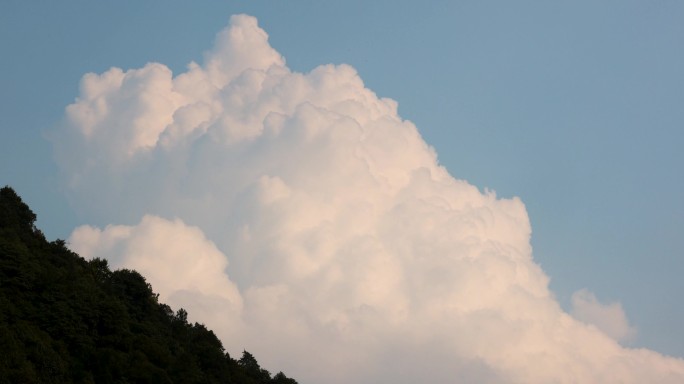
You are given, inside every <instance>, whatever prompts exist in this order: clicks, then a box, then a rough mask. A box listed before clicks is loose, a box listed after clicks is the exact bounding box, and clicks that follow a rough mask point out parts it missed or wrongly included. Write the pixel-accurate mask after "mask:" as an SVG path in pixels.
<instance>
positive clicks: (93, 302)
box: [0, 187, 297, 384]
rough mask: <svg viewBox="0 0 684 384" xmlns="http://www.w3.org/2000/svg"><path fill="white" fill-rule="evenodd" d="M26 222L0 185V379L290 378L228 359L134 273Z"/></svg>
mask: <svg viewBox="0 0 684 384" xmlns="http://www.w3.org/2000/svg"><path fill="white" fill-rule="evenodd" d="M35 221H36V215H35V214H34V213H33V212H32V211H31V209H30V208H29V207H28V206H27V205H26V204H25V203H23V202H22V200H21V198H20V197H19V196H18V195H17V194H16V193H15V191H14V190H13V189H12V188H10V187H4V188H2V189H0V351H2V352H1V353H0V384H5V383H8V384H9V383H12V384H15V383H188V384H189V383H236V384H257V383H259V384H261V383H263V384H267V383H274V384H296V383H297V382H296V381H295V380H293V379H291V378H288V377H287V376H285V375H284V374H283V373H282V372H279V373H277V374H276V375H273V376H271V374H270V373H269V372H268V371H267V370H265V369H263V368H261V367H260V366H259V363H258V362H257V360H256V359H255V358H254V356H252V355H251V354H250V353H249V352H246V351H245V352H243V354H242V357H241V358H240V359H239V360H236V359H234V358H232V357H231V356H230V355H229V354H228V353H226V352H225V350H224V348H223V345H222V344H221V342H220V341H219V339H218V338H217V337H216V335H215V334H214V333H213V332H212V331H211V330H209V329H207V328H206V327H205V326H204V325H202V324H198V323H194V324H190V323H188V321H187V312H186V311H185V310H183V309H179V310H178V311H176V312H173V311H172V310H171V308H170V307H169V306H168V305H165V304H163V303H160V302H159V301H158V297H159V296H158V295H157V294H155V293H154V291H153V290H152V287H151V285H150V284H148V283H147V282H146V281H145V278H144V277H143V276H142V275H140V274H139V273H138V272H136V271H133V270H127V269H122V270H116V271H112V270H110V268H109V266H108V265H107V261H106V260H103V259H97V258H96V259H93V260H89V261H86V260H85V259H83V258H82V257H80V256H79V255H77V254H75V253H74V252H71V251H70V250H69V249H67V248H66V246H65V242H64V241H63V240H55V241H52V242H50V241H48V240H46V238H45V236H44V235H43V233H42V232H41V231H40V230H39V229H37V228H36V227H35Z"/></svg>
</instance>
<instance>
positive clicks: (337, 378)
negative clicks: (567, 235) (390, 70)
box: [54, 16, 684, 383]
mask: <svg viewBox="0 0 684 384" xmlns="http://www.w3.org/2000/svg"><path fill="white" fill-rule="evenodd" d="M54 137H55V139H54V145H55V151H56V156H57V159H58V162H59V165H60V167H61V170H62V173H63V177H64V181H65V185H66V188H67V190H68V193H69V196H70V198H71V199H72V200H73V201H74V203H75V204H74V205H75V207H76V208H77V209H80V210H81V212H80V213H81V215H82V217H83V218H84V219H86V220H88V222H90V223H92V224H94V225H96V226H100V227H101V228H102V229H98V228H97V227H90V226H84V227H80V228H77V229H76V230H75V231H74V233H73V234H72V236H71V238H70V239H69V243H70V244H71V247H72V248H73V249H74V250H76V251H78V252H80V253H81V254H83V255H84V256H86V257H94V256H100V257H107V258H108V259H109V260H110V261H111V263H112V264H113V265H114V266H115V267H128V268H135V269H138V270H140V271H141V272H142V273H143V274H145V275H146V276H148V277H149V279H150V280H151V283H152V284H153V285H154V287H155V288H156V289H157V290H159V292H160V294H161V295H162V299H164V300H166V301H168V302H169V304H171V305H172V306H175V307H178V306H183V307H185V308H187V309H189V310H190V313H191V315H193V314H194V315H195V316H196V318H195V319H193V320H196V321H202V322H205V323H206V324H207V325H208V326H209V327H211V328H213V329H215V330H216V331H217V333H218V334H219V336H220V337H222V339H223V341H224V342H225V343H226V345H227V346H228V347H229V348H232V349H230V352H231V353H238V352H240V351H241V350H242V348H246V349H248V350H250V351H253V352H255V353H256V354H257V355H258V356H259V357H260V360H263V361H264V364H265V365H266V366H269V367H276V368H277V369H282V370H285V371H286V372H288V374H290V375H292V376H294V377H296V378H298V379H300V380H301V382H303V383H319V382H325V383H377V382H397V383H416V382H437V383H439V382H443V383H447V382H448V383H452V382H481V383H487V382H491V383H509V382H510V383H549V382H558V383H577V382H582V383H592V382H596V383H604V382H624V383H642V382H659V383H666V382H673V383H674V382H682V381H683V380H684V362H683V361H681V360H678V359H674V358H669V357H665V356H662V355H660V354H658V353H655V352H652V351H648V350H635V349H627V348H624V347H622V346H620V344H618V342H617V341H615V339H614V338H616V339H621V338H623V337H626V336H628V335H630V334H631V332H633V330H631V328H629V325H628V323H627V321H626V318H625V317H624V313H623V312H622V310H621V308H619V307H615V308H613V307H605V306H602V305H601V304H600V303H598V302H597V301H596V300H595V298H593V296H591V294H590V293H588V292H586V293H582V294H580V295H579V296H577V297H576V302H575V309H576V313H575V317H576V318H578V319H580V320H581V321H578V320H576V319H575V317H572V316H571V315H569V314H567V313H565V312H564V311H563V310H562V309H561V308H560V306H559V305H558V303H557V302H556V300H555V299H554V297H553V295H552V294H551V293H550V292H549V289H548V278H547V276H546V275H545V274H544V272H543V271H542V270H541V269H540V267H539V266H538V265H537V264H536V263H535V262H534V260H533V259H532V250H531V247H530V241H529V240H530V234H531V229H530V225H529V220H528V218H527V213H526V210H525V207H524V205H523V204H522V202H521V201H520V200H518V199H499V198H497V197H496V195H495V194H494V193H493V192H489V191H486V192H485V193H482V192H480V191H479V190H478V189H477V188H476V187H474V186H472V185H470V184H468V183H467V182H465V181H463V180H458V179H455V178H453V177H452V176H451V175H449V173H448V172H447V170H446V169H444V168H443V167H442V166H440V165H439V163H438V162H437V158H436V155H435V153H434V151H433V150H432V148H430V147H429V146H428V145H427V144H426V143H425V142H424V141H423V140H422V138H421V136H420V134H419V133H418V131H417V129H416V127H415V126H414V125H413V124H412V123H410V122H408V121H405V120H402V119H401V118H400V117H399V116H398V114H397V104H396V102H394V101H392V100H389V99H382V98H378V97H377V96H376V95H375V94H374V93H373V92H372V91H371V90H369V89H367V88H365V86H364V84H363V82H362V80H361V79H360V78H359V76H358V74H357V73H356V72H355V70H354V69H353V68H351V67H349V66H347V65H340V66H334V65H323V66H320V67H318V68H316V69H314V70H313V71H311V72H310V73H305V74H302V73H295V72H292V71H291V70H290V69H288V68H287V66H286V64H285V60H284V59H283V58H282V56H281V55H280V54H278V53H277V52H276V51H275V50H274V49H273V48H271V47H270V45H269V44H268V36H267V35H266V33H265V32H264V31H263V30H261V29H260V28H259V27H258V26H257V22H256V20H255V19H254V18H252V17H249V16H234V17H232V18H231V22H230V26H229V27H228V28H227V29H226V30H224V31H223V32H221V33H219V35H218V37H217V41H216V46H215V47H214V48H213V49H212V50H211V51H210V52H208V53H207V55H206V57H205V59H204V62H203V64H201V65H200V64H196V63H191V64H190V65H189V66H188V69H187V71H186V72H184V73H181V74H179V75H176V76H174V75H173V74H172V73H171V71H170V70H169V69H168V68H167V67H165V66H164V65H162V64H156V63H153V64H148V65H146V66H145V67H143V68H141V69H132V70H128V71H123V70H121V69H118V68H113V69H111V70H109V71H107V72H105V73H103V74H99V75H98V74H87V75H85V76H84V77H83V80H82V83H81V93H80V96H79V97H78V98H77V99H76V101H75V103H74V104H72V105H70V106H69V107H67V110H66V119H65V124H64V125H63V127H61V128H60V130H59V131H58V132H56V134H55V135H54ZM109 223H116V224H118V225H109V226H106V227H104V225H106V224H109ZM597 319H604V320H606V322H605V323H604V324H608V325H610V324H620V325H621V326H623V327H626V328H623V329H622V330H621V331H620V332H618V334H611V331H610V330H609V329H608V328H606V327H603V326H601V325H600V324H598V320H597ZM590 323H593V324H595V325H597V326H595V325H591V324H590ZM604 332H607V333H608V334H606V333H604Z"/></svg>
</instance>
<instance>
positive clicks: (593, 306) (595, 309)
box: [571, 289, 637, 341]
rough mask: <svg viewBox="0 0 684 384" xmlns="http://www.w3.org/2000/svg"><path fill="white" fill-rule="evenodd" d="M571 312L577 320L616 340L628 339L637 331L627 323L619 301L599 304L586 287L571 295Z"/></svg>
mask: <svg viewBox="0 0 684 384" xmlns="http://www.w3.org/2000/svg"><path fill="white" fill-rule="evenodd" d="M571 313H572V316H573V317H574V318H576V319H577V320H580V321H583V322H585V323H587V324H592V325H594V326H596V327H597V328H598V329H600V330H601V331H603V332H604V333H605V334H606V335H608V336H610V337H612V338H613V339H615V340H617V341H630V340H632V339H633V338H634V337H635V336H636V333H637V330H636V328H634V327H632V326H631V325H629V321H628V320H627V315H626V314H625V312H624V311H623V310H622V305H621V304H620V303H610V304H601V303H600V302H599V301H598V300H597V299H596V296H594V294H593V293H591V292H589V291H588V290H586V289H582V290H579V291H577V292H575V293H574V294H573V295H572V311H571Z"/></svg>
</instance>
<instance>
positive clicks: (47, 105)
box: [0, 0, 684, 356]
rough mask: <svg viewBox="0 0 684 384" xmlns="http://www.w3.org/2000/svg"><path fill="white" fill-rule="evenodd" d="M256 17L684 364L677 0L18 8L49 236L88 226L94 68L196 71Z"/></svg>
mask: <svg viewBox="0 0 684 384" xmlns="http://www.w3.org/2000/svg"><path fill="white" fill-rule="evenodd" d="M237 13H247V14H250V15H253V16H255V17H257V19H258V20H259V25H260V26H261V27H262V28H263V29H264V30H266V31H267V32H268V34H269V36H270V39H269V41H270V43H271V45H272V46H273V47H274V48H275V49H276V50H278V51H279V52H280V53H281V54H282V55H283V56H284V57H285V58H286V60H287V63H288V66H289V67H290V68H291V69H293V70H295V71H301V72H307V71H310V70H312V69H313V68H314V67H316V66H318V65H320V64H325V63H336V64H339V63H348V64H350V65H352V66H353V67H354V68H356V70H357V71H358V72H359V75H360V76H361V78H362V79H363V80H364V82H365V84H366V86H367V87H368V88H370V89H372V90H373V91H375V92H376V93H377V94H378V95H379V96H382V97H389V98H392V99H394V100H396V101H397V102H398V103H399V114H400V115H401V116H402V117H403V118H405V119H408V120H410V121H412V122H413V123H415V124H416V126H417V127H418V129H419V131H420V133H421V134H422V136H423V138H424V139H425V141H427V143H429V144H430V145H432V146H433V147H434V148H435V150H436V152H437V154H438V157H439V160H440V162H441V164H443V165H444V166H445V167H446V168H447V169H448V170H449V172H450V173H451V174H452V175H454V176H455V177H457V178H460V179H465V180H468V181H469V182H470V183H472V184H473V185H476V186H477V187H479V188H480V189H481V190H484V189H485V188H489V189H492V190H495V191H496V192H497V194H498V195H499V196H503V197H512V196H519V197H520V198H521V199H522V201H523V202H524V203H525V205H526V207H527V210H528V214H529V216H530V220H531V223H532V231H533V232H532V233H533V234H532V245H533V247H534V257H535V260H536V261H537V262H538V263H540V264H541V266H542V268H543V269H544V271H545V272H546V273H547V274H548V275H549V276H550V277H551V289H552V290H553V291H554V292H555V293H556V295H557V297H558V299H559V301H560V303H561V304H562V305H564V306H569V302H570V296H571V295H572V293H573V292H575V291H577V290H579V289H582V288H587V289H589V290H591V291H592V292H594V293H595V294H596V296H597V297H598V298H599V299H600V300H602V301H606V302H613V301H619V302H621V303H622V306H623V308H624V310H625V312H626V313H627V316H628V318H629V320H630V323H631V324H632V325H634V326H636V327H637V328H638V336H637V338H636V340H635V341H633V345H635V346H644V347H648V348H652V349H655V350H657V351H659V352H663V353H667V354H673V355H676V356H684V334H682V332H681V324H682V323H684V309H683V308H682V305H681V300H680V292H682V291H683V290H684V283H683V281H684V280H683V279H682V278H681V275H682V272H684V261H683V257H682V256H684V236H682V230H683V229H684V202H683V200H682V196H684V193H683V191H684V178H683V177H682V176H681V174H680V173H681V171H680V169H681V167H682V165H683V164H684V154H683V153H684V152H683V151H682V147H683V146H684V106H683V105H682V103H683V101H684V50H683V49H682V48H683V47H684V23H682V20H684V4H683V3H681V2H678V1H667V0H664V1H649V2H645V1H644V2H639V1H605V2H592V1H577V2H566V3H559V2H558V3H557V2H553V3H551V2H534V1H522V2H516V3H515V4H513V3H512V2H488V1H486V2H455V1H442V2H438V1H435V2H430V3H429V4H422V3H419V2H396V1H378V2H357V1H353V2H336V3H333V2H313V1H306V2H305V1H299V2H285V1H272V2H266V1H255V2H251V3H247V2H238V1H234V2H233V1H222V2H219V1H210V2H204V3H201V4H196V3H192V4H191V3H189V2H184V1H172V2H153V1H150V2H142V4H141V3H140V2H118V3H116V5H114V4H103V3H94V2H87V1H64V2H59V3H56V2H26V1H5V2H2V4H1V5H0V52H2V56H3V60H2V61H1V62H0V130H1V131H0V132H1V135H2V136H1V137H2V140H0V153H1V155H0V156H1V157H0V159H1V161H0V183H2V184H3V185H4V184H9V185H11V186H12V187H14V188H15V189H16V190H17V191H18V192H19V194H20V195H21V196H23V198H24V199H25V200H26V201H27V202H28V203H29V204H30V205H31V207H32V208H33V209H34V210H35V211H36V213H37V214H38V216H39V221H38V224H39V226H40V227H41V228H43V230H44V231H45V233H46V234H47V235H48V237H50V238H55V237H60V238H65V237H68V236H69V234H70V233H71V231H72V230H73V228H74V227H76V226H77V225H81V224H85V223H84V222H83V218H80V217H78V216H77V215H76V213H74V210H73V209H72V207H70V206H69V204H68V202H67V200H66V198H65V197H64V194H63V191H62V188H61V187H60V181H59V177H58V169H57V166H56V165H55V163H54V161H53V154H52V146H51V144H50V143H49V142H48V141H47V140H46V139H45V135H46V132H47V131H50V130H51V129H52V128H53V127H54V126H56V125H57V124H59V123H60V120H61V119H62V118H63V114H64V108H65V107H66V106H67V105H68V104H70V103H72V102H73V101H74V98H75V97H76V96H77V95H78V84H79V81H80V78H81V77H82V76H83V74H85V73H87V72H95V73H101V72H103V71H106V70H107V69H109V68H110V67H112V66H116V67H121V68H123V69H128V68H138V67H142V66H143V65H144V64H145V63H147V62H151V61H155V62H160V63H164V64H166V65H167V66H169V67H170V68H171V69H172V70H173V71H174V72H181V71H184V70H185V66H186V65H187V63H189V62H190V61H191V60H199V59H200V58H201V55H202V52H204V51H206V50H207V49H209V48H210V46H211V42H212V41H213V38H214V36H215V34H216V33H217V32H218V31H220V30H221V29H222V28H223V27H225V25H226V24H227V20H228V18H229V16H230V15H231V14H237ZM94 224H98V225H104V224H106V223H94Z"/></svg>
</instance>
